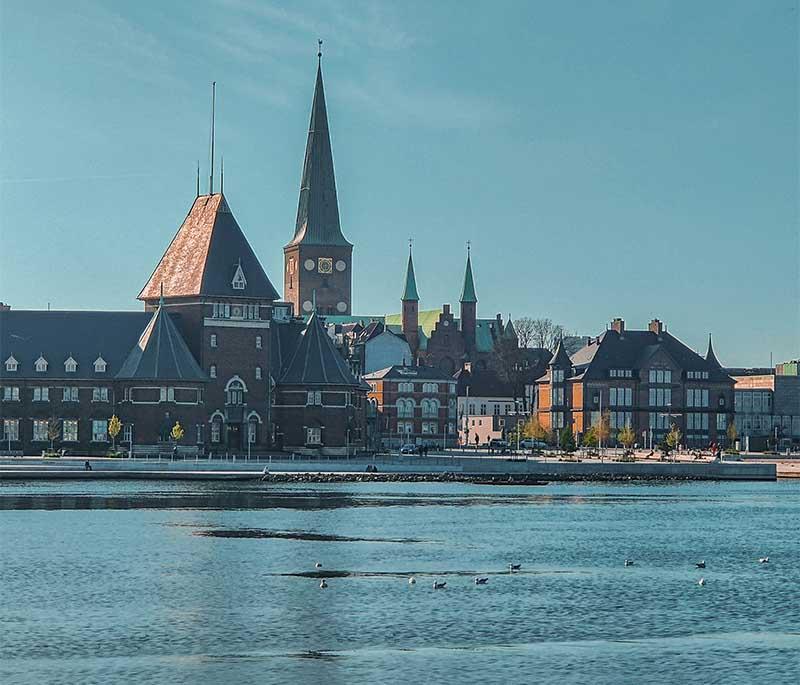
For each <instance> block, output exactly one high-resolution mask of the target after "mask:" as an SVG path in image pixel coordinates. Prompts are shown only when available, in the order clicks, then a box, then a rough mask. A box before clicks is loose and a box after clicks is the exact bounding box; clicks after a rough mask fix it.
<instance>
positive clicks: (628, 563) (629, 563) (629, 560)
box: [625, 559, 633, 566]
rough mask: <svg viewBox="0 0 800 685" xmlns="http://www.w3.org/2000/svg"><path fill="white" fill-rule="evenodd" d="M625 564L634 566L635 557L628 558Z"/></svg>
mask: <svg viewBox="0 0 800 685" xmlns="http://www.w3.org/2000/svg"><path fill="white" fill-rule="evenodd" d="M625 566H633V559H626V560H625Z"/></svg>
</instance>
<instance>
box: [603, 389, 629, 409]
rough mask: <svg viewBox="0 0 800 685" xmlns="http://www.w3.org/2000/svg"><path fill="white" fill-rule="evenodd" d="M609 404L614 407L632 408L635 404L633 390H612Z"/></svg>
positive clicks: (609, 394) (609, 392) (609, 395)
mask: <svg viewBox="0 0 800 685" xmlns="http://www.w3.org/2000/svg"><path fill="white" fill-rule="evenodd" d="M608 398H609V399H608V403H609V404H610V405H611V406H612V407H616V406H623V407H630V406H631V405H632V404H633V390H632V389H631V388H610V389H609V391H608Z"/></svg>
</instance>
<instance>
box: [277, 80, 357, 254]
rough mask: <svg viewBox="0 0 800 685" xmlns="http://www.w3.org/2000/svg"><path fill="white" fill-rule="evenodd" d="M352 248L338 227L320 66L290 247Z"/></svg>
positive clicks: (337, 207) (334, 185) (337, 211)
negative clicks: (332, 246) (346, 246)
mask: <svg viewBox="0 0 800 685" xmlns="http://www.w3.org/2000/svg"><path fill="white" fill-rule="evenodd" d="M300 244H303V245H350V243H349V242H348V241H347V240H346V239H345V237H344V235H342V229H341V226H340V225H339V204H338V201H337V199H336V179H335V177H334V173H333V153H332V152H331V138H330V133H329V131H328V111H327V108H326V106H325V89H324V87H323V85H322V67H321V66H318V67H317V83H316V86H315V88H314V102H313V104H312V105H311V123H310V124H309V127H308V141H307V142H306V156H305V160H304V162H303V177H302V180H301V181H300V201H299V203H298V205H297V223H296V224H295V231H294V237H293V238H292V240H291V242H290V243H289V245H300Z"/></svg>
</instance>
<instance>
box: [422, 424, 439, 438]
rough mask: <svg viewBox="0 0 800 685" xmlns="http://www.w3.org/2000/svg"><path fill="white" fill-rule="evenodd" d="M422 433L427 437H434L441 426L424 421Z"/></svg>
mask: <svg viewBox="0 0 800 685" xmlns="http://www.w3.org/2000/svg"><path fill="white" fill-rule="evenodd" d="M422 432H423V434H426V435H433V434H436V433H438V432H439V424H438V423H436V421H423V422H422Z"/></svg>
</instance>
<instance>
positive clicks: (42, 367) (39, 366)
mask: <svg viewBox="0 0 800 685" xmlns="http://www.w3.org/2000/svg"><path fill="white" fill-rule="evenodd" d="M33 368H34V369H36V372H37V373H44V372H45V371H47V360H46V359H45V358H44V357H43V356H41V355H40V356H39V358H38V359H37V360H36V361H35V362H34V363H33Z"/></svg>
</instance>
